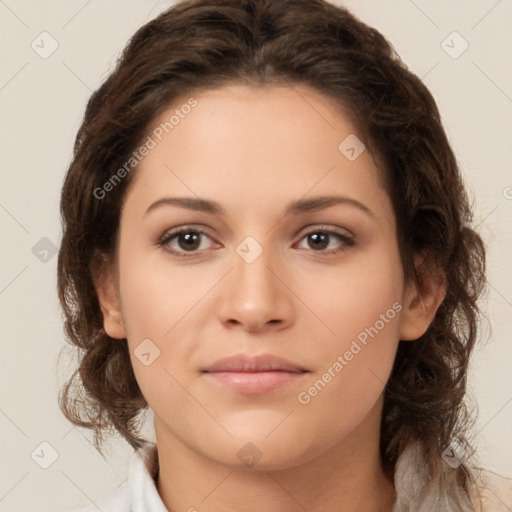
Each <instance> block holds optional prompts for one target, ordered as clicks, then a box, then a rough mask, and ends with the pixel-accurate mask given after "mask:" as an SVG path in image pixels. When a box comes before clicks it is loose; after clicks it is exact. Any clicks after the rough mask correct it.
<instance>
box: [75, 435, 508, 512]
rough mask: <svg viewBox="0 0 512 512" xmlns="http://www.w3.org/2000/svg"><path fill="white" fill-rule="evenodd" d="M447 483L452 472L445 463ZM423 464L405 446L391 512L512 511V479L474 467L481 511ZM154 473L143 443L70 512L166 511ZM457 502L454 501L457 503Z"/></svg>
mask: <svg viewBox="0 0 512 512" xmlns="http://www.w3.org/2000/svg"><path fill="white" fill-rule="evenodd" d="M445 466H446V468H445V469H446V475H445V477H446V478H447V480H448V481H450V479H451V478H452V477H454V475H455V472H454V471H453V470H452V469H451V468H450V467H449V466H448V464H445ZM424 468H425V464H423V463H422V461H421V460H420V457H419V450H418V448H417V447H415V446H412V445H411V446H409V447H408V448H407V449H406V450H405V451H404V453H403V454H402V455H401V456H400V457H399V459H398V461H397V465H396V468H395V476H394V484H395V491H396V495H397V499H396V502H395V504H394V506H393V510H392V512H474V511H475V510H476V511H478V512H510V511H512V479H510V478H506V477H504V476H502V475H498V474H497V473H493V472H492V471H483V470H481V469H480V468H475V471H476V472H477V474H478V475H479V477H478V478H479V482H480V483H479V490H480V491H481V495H482V498H483V499H482V503H483V508H482V509H480V508H472V507H471V505H470V503H469V502H468V501H467V499H465V498H464V497H463V496H462V495H459V494H457V492H456V490H455V489H456V485H453V486H451V488H450V491H448V492H446V493H439V492H438V486H436V485H435V484H433V483H432V482H430V483H428V482H427V485H425V483H426V477H425V475H424V474H423V470H424ZM157 471H158V456H157V447H156V445H155V444H154V443H147V444H145V445H144V446H143V447H142V448H141V449H139V450H137V451H136V452H135V453H134V454H133V456H132V459H131V461H130V465H129V471H128V480H127V481H126V482H124V483H123V484H122V485H121V486H119V487H118V488H117V489H116V490H115V491H114V492H112V493H111V494H109V495H108V496H107V497H105V498H103V499H102V500H100V501H98V502H96V503H95V504H91V505H88V506H86V507H85V508H81V509H79V510H75V511H74V512H98V509H99V510H101V512H169V511H168V510H167V508H166V507H165V505H164V503H163V502H162V500H161V498H160V495H159V494H158V491H157V488H156V480H155V479H156V475H157ZM457 500H458V501H457Z"/></svg>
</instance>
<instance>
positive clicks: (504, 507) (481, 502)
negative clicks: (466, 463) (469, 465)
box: [474, 468, 512, 512]
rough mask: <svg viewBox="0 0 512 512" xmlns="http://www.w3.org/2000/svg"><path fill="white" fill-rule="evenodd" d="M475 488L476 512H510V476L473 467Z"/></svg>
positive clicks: (511, 486) (511, 498)
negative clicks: (475, 481)
mask: <svg viewBox="0 0 512 512" xmlns="http://www.w3.org/2000/svg"><path fill="white" fill-rule="evenodd" d="M474 469H475V473H476V480H477V490H476V491H475V492H474V500H475V503H476V505H475V510H476V511H477V512H510V510H512V478H509V477H507V476H504V475H500V474H499V473H495V472H494V471H491V470H489V469H483V468H474Z"/></svg>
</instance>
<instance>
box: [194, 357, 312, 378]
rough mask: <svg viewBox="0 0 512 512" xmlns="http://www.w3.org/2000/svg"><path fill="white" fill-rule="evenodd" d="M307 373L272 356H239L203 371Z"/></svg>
mask: <svg viewBox="0 0 512 512" xmlns="http://www.w3.org/2000/svg"><path fill="white" fill-rule="evenodd" d="M270 371H282V372H295V373H302V372H306V371H308V370H306V369H305V368H303V367H302V366H299V365H297V364H294V363H292V362H290V361H287V360H286V359H283V358H282V357H278V356H273V355H271V354H262V355H257V356H250V355H246V354H237V355H234V356H229V357H224V358H222V359H219V360H218V361H216V362H215V363H213V364H212V365H210V366H208V367H207V368H204V369H203V372H270Z"/></svg>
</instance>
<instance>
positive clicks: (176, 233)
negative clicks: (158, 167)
mask: <svg viewBox="0 0 512 512" xmlns="http://www.w3.org/2000/svg"><path fill="white" fill-rule="evenodd" d="M183 233H196V234H199V235H205V236H207V237H208V238H211V237H210V236H209V235H208V233H206V232H205V231H203V230H202V229H199V228H192V227H190V226H184V227H182V228H179V229H176V230H174V231H170V232H166V233H164V235H163V236H162V237H161V238H160V240H159V242H158V245H159V246H160V247H162V248H163V249H164V250H165V251H167V252H169V253H170V254H172V255H175V256H178V257H184V258H187V257H193V256H195V255H197V254H198V253H199V252H201V251H191V252H188V253H187V252H183V251H176V250H174V249H169V248H168V247H166V246H167V244H168V243H169V242H170V241H171V240H172V239H174V238H176V237H177V236H179V235H181V234H183ZM318 233H322V234H325V235H332V236H335V237H337V238H338V239H339V240H340V241H341V242H343V243H344V244H345V247H342V248H341V249H336V250H332V249H331V250H330V251H325V250H319V251H315V250H313V249H310V250H311V251H312V252H315V253H320V254H326V255H334V254H338V253H340V252H342V251H345V250H346V249H347V247H351V246H353V245H354V244H355V242H354V240H353V239H352V238H350V237H348V236H347V235H344V234H343V233H340V232H338V231H336V230H333V229H332V228H327V227H325V228H324V227H322V226H320V227H318V228H316V229H314V230H312V231H308V232H307V233H305V234H304V235H303V236H302V238H301V240H303V239H304V238H306V237H308V236H310V235H312V234H318Z"/></svg>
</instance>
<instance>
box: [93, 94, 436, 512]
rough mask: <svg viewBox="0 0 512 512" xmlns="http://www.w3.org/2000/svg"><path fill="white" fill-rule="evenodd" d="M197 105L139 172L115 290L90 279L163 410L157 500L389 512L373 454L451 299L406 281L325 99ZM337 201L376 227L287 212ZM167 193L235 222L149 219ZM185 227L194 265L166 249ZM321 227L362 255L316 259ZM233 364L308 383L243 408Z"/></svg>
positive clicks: (207, 99) (330, 248) (388, 214)
mask: <svg viewBox="0 0 512 512" xmlns="http://www.w3.org/2000/svg"><path fill="white" fill-rule="evenodd" d="M194 98H195V99H196V100H197V101H198V105H197V106H196V107H195V108H194V109H193V110H192V112H191V113H190V114H189V115H188V116H186V117H185V118H184V119H181V120H180V123H179V124H178V125H177V126H175V128H174V129H173V130H172V132H170V133H169V135H168V136H166V137H164V138H163V140H162V141H161V142H159V143H158V145H157V147H155V148H154V149H152V150H151V151H150V152H149V154H148V155H147V156H146V157H145V158H144V159H143V161H142V162H141V165H140V167H139V168H138V169H137V171H136V175H135V176H134V178H135V180H134V182H133V183H132V184H131V187H130V188H129V191H128V193H127V196H126V201H125V203H124V206H123V210H122V216H121V225H120V239H119V250H118V254H117V261H116V265H117V271H118V275H117V273H116V272H114V270H113V269H112V267H111V268H110V270H109V271H105V272H102V273H101V274H99V275H98V276H97V280H96V282H97V289H98V296H99V298H100V303H101V305H102V309H103V312H104V325H105V330H106V332H107V333H108V334H109V335H110V336H112V337H114V338H118V339H123V338H125V337H126V338H127V339H128V345H129V348H130V355H131V359H132V364H133V368H134V371H135V376H136V378H137V381H138V383H139V386H140V388H141V390H142V392H143V394H144V396H145V398H146V400H147V401H148V404H149V406H150V407H151V409H152V411H153V413H154V427H155V434H156V440H157V445H158V457H159V464H160V475H159V478H158V483H157V488H158V491H159V493H160V495H161V497H162V500H163V501H164V503H165V505H166V507H167V508H168V509H169V510H170V511H173V512H174V511H175V512H177V511H186V510H190V509H192V510H194V509H196V510H198V511H199V512H200V511H201V510H208V511H210V512H216V511H237V512H241V511H247V512H249V511H261V510H266V511H270V512H273V511H276V512H277V511H279V512H283V511H284V512H298V511H303V510H305V509H306V510H308V511H309V512H317V511H318V512H319V511H324V510H343V511H359V510H365V511H370V512H371V511H389V510H391V507H392V504H393V502H394V499H395V493H394V487H393V483H392V482H391V481H390V480H389V479H388V478H386V476H385V474H384V472H383V470H382V464H381V460H380V455H379V426H380V420H381V411H382V403H383V391H384V386H385V382H386V381H387V379H388V377H389V375H390V372H391V369H392V365H393V361H394V358H395V354H396V350H397V345H398V341H399V340H400V339H402V340H416V339H417V338H419V337H420V336H421V335H422V334H423V333H424V332H425V331H426V329H427V328H428V325H429V323H430V321H431V320H432V318H433V316H434V315H435V311H436V309H437V307H438V306H439V304H440V303H441V301H442V299H443V297H444V293H445V292H444V285H443V284H439V283H437V282H436V281H435V280H433V279H432V280H429V279H428V278H427V277H425V278H424V282H423V286H422V290H421V294H420V292H419V290H418V288H417V287H416V286H415V285H414V284H413V283H406V282H404V277H403V271H402V266H401V261H400V257H399V251H398V242H397V235H396V219H395V217H394V214H393V210H392V204H391V201H390V198H389V196H388V194H387V193H386V191H385V190H384V189H383V188H382V186H381V184H380V180H379V177H378V173H377V169H376V166H375V163H374V161H373V159H372V157H371V155H370V152H369V151H364V152H363V153H362V154H361V155H360V156H359V157H358V158H357V159H356V160H355V161H349V160H348V159H347V158H346V157H345V156H344V155H343V154H342V153H341V152H340V151H339V149H338V145H339V144H340V142H341V141H343V140H344V139H345V138H346V137H347V136H348V135H350V134H356V135H357V130H356V128H355V127H354V125H353V124H352V123H351V121H350V120H349V119H348V118H347V117H346V116H343V115H342V114H341V113H340V112H339V111H337V110H336V109H335V108H334V105H333V104H332V103H330V101H329V100H328V99H327V98H325V97H323V96H322V95H320V94H319V93H317V92H316V91H314V90H312V89H310V88H308V87H306V86H298V85H297V86H294V87H271V88H260V89H257V88H250V87H248V86H242V85H231V86H229V87H222V88H219V89H215V90H209V91H206V92H201V93H200V94H197V95H194ZM186 100H187V98H181V99H180V101H176V102H175V104H173V106H172V107H169V111H167V112H165V113H164V114H163V115H162V116H161V118H160V119H157V120H155V126H158V124H159V123H160V122H162V121H164V120H167V119H169V117H170V115H171V114H172V112H173V111H174V109H175V108H177V107H179V106H180V105H183V104H184V103H185V102H186ZM332 194H337V195H342V196H345V197H349V198H352V199H355V200H357V201H359V202H361V203H362V204H364V205H365V206H367V207H368V208H369V209H370V210H371V211H372V212H373V215H368V214H366V213H365V212H364V211H362V210H361V209H359V208H357V207H354V206H352V205H349V204H336V205H332V206H329V207H327V208H323V209H319V210H317V211H309V212H306V213H303V214H301V215H285V214H284V207H285V205H287V204H288V203H289V202H292V201H296V200H298V199H303V198H311V197H313V196H317V195H318V196H321V195H332ZM171 196H172V197H193V198H198V197H199V198H202V199H207V200H213V201H216V202H218V203H219V204H220V205H221V206H222V207H223V208H224V209H225V213H224V214H222V215H220V214H219V215H214V214H211V213H206V212H200V211H191V210H187V209H184V208H180V207H177V206H169V205H167V206H163V207H158V208H154V209H153V210H151V211H150V212H149V213H147V214H146V213H145V212H146V210H147V209H148V207H149V206H150V205H151V204H153V203H154V202H155V201H157V200H159V199H161V198H163V197H171ZM189 225H193V226H192V227H193V228H196V229H197V228H200V229H204V230H205V231H206V233H207V234H206V235H202V236H201V238H200V244H199V243H198V245H197V246H196V248H194V251H195V252H193V253H192V254H193V255H192V256H186V257H180V256H174V255H172V254H171V253H170V252H169V251H168V249H175V250H176V251H181V253H184V254H191V253H190V252H188V253H187V245H186V242H184V241H183V237H175V238H174V239H173V240H172V241H169V242H168V243H167V246H161V245H159V240H160V239H161V238H162V237H163V235H164V234H165V233H166V232H169V231H170V230H171V229H173V228H176V227H180V226H189ZM322 226H323V227H324V228H325V227H327V228H330V229H335V230H337V231H338V232H340V233H341V234H344V235H346V236H349V237H351V239H352V240H353V242H354V243H353V244H352V245H350V244H347V243H346V242H343V241H340V240H339V239H337V238H336V237H335V236H330V238H329V237H328V238H327V242H326V245H327V247H325V248H322V247H321V248H318V247H319V246H318V243H317V244H316V245H315V241H314V240H313V241H312V240H311V237H308V236H306V235H307V234H311V233H318V232H320V233H322V232H323V231H322V229H321V228H322ZM247 236H251V237H253V238H254V239H255V240H256V241H257V243H258V244H259V245H260V246H261V248H262V249H263V252H262V253H261V254H260V255H259V257H257V258H256V260H255V261H254V262H252V263H248V262H247V261H245V260H244V259H243V258H242V257H241V256H240V255H239V254H238V253H237V252H236V249H237V247H238V246H239V245H240V244H241V242H242V241H243V240H244V239H245V238H246V237H247ZM337 249H341V250H340V251H339V252H338V253H333V252H334V251H336V250H337ZM250 251H254V248H252V249H250ZM329 252H331V254H328V253H329ZM253 254H254V253H253ZM415 262H416V265H419V264H420V263H421V259H420V257H419V256H418V257H417V258H416V260H415ZM394 303H397V304H399V305H401V311H400V312H398V313H397V314H396V315H395V316H394V318H392V319H388V322H386V323H385V327H384V328H382V329H380V330H379V332H378V334H377V335H375V336H374V337H373V338H369V340H368V343H367V345H366V346H363V347H362V349H361V350H360V351H359V352H358V353H357V355H355V356H354V357H353V358H352V359H351V360H350V361H347V364H346V365H345V366H344V367H343V369H342V370H341V371H340V372H339V373H337V374H336V376H335V377H334V378H332V379H331V381H330V382H328V383H327V384H326V386H325V387H324V388H323V389H322V390H321V391H320V392H318V393H317V394H316V396H314V397H311V400H310V401H309V403H307V404H303V403H300V402H299V400H298V395H299V393H300V392H304V391H307V390H308V389H309V388H310V387H311V386H312V385H313V383H314V382H316V381H318V379H319V378H322V375H323V374H325V372H326V371H327V369H328V368H329V367H332V365H333V363H334V362H335V361H336V360H337V358H338V356H339V355H343V354H344V353H345V352H346V351H347V350H349V348H350V346H351V343H352V341H353V340H355V339H356V337H357V335H358V334H359V333H361V332H362V331H364V329H365V328H369V327H370V326H374V325H375V324H376V321H377V320H379V319H380V318H382V317H381V316H380V315H382V314H385V313H386V311H387V310H389V308H392V305H393V304H394ZM144 339H150V340H151V341H152V343H154V345H155V346H157V347H158V349H159V350H160V355H159V357H157V358H156V359H155V360H154V361H153V362H152V363H151V364H150V365H148V366H146V365H144V364H142V363H141V361H140V360H139V359H138V358H137V357H136V356H135V353H134V351H135V349H136V348H137V347H138V346H139V344H140V343H141V342H142V340H144ZM240 353H245V354H251V355H254V354H264V353H266V354H274V355H277V356H280V357H283V358H285V359H288V360H290V361H292V362H294V363H296V364H298V365H301V366H303V367H305V368H306V369H307V370H308V372H309V373H304V374H303V375H302V376H301V377H300V378H298V379H297V380H295V381H294V382H293V383H291V384H289V385H287V386H285V387H282V388H280V389H276V390H273V391H270V392H267V393H263V394H260V395H244V394H241V393H238V392H235V391H233V390H232V389H229V388H225V387H222V386H220V385H217V384H216V383H215V382H212V380H211V379H209V378H208V377H207V376H205V374H203V373H202V372H201V369H203V368H204V367H205V366H207V365H209V364H212V363H214V362H215V361H217V360H218V359H220V358H222V357H225V356H228V355H233V354H240ZM248 442H250V443H252V445H254V446H255V447H256V448H257V450H258V452H259V453H260V456H261V458H260V459H259V460H258V461H257V463H256V464H255V465H254V466H252V467H247V466H246V465H244V462H243V461H242V460H241V459H240V458H239V457H238V456H237V453H238V452H239V450H240V449H241V448H242V447H244V445H246V443H248ZM252 445H251V447H250V448H247V447H246V450H247V449H248V450H249V451H251V450H252V452H251V453H253V455H254V454H256V453H257V452H256V450H255V449H254V448H253V447H252ZM192 507H193V508H192Z"/></svg>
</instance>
